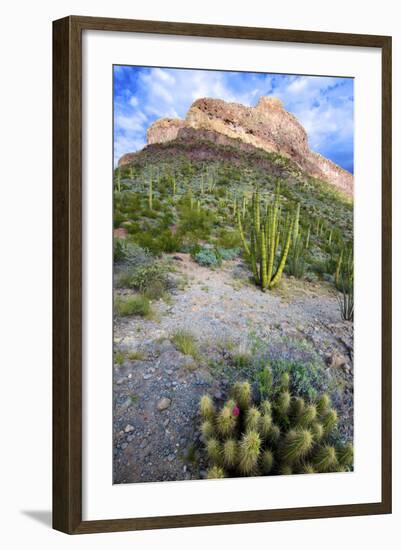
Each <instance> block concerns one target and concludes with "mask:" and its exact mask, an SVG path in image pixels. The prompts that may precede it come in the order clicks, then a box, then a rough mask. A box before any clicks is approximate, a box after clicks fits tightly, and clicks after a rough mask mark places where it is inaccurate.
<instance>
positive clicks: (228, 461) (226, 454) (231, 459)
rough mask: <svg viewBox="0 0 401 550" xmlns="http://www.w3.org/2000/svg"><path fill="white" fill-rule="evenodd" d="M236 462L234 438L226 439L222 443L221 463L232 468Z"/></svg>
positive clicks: (236, 447)
mask: <svg viewBox="0 0 401 550" xmlns="http://www.w3.org/2000/svg"><path fill="white" fill-rule="evenodd" d="M237 462H238V445H237V441H236V440H235V439H227V440H226V441H225V442H224V444H223V463H224V466H226V467H227V468H234V466H236V464H237Z"/></svg>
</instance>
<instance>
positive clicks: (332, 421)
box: [322, 409, 338, 435]
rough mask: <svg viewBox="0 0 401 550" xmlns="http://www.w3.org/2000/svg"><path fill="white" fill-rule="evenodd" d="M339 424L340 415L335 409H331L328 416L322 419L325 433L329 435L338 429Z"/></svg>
mask: <svg viewBox="0 0 401 550" xmlns="http://www.w3.org/2000/svg"><path fill="white" fill-rule="evenodd" d="M337 422H338V415H337V411H336V410H335V409H330V410H329V412H328V413H327V414H325V415H324V416H323V417H322V426H323V430H324V433H325V434H326V435H327V434H328V433H329V432H331V431H332V430H333V428H335V427H336V425H337Z"/></svg>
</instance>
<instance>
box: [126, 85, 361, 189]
mask: <svg viewBox="0 0 401 550" xmlns="http://www.w3.org/2000/svg"><path fill="white" fill-rule="evenodd" d="M189 130H191V134H193V130H198V131H199V135H200V136H205V134H207V139H208V140H212V141H215V142H216V143H219V144H224V139H225V138H226V140H227V144H230V145H232V143H233V140H235V141H234V143H238V146H239V147H240V146H241V144H247V145H251V146H253V147H257V148H259V149H263V150H264V151H267V152H275V153H278V154H280V155H282V156H284V157H287V158H290V159H291V160H292V161H293V162H295V163H296V164H297V165H298V166H299V167H300V168H301V170H303V171H304V172H306V173H307V174H309V175H310V176H313V177H316V178H319V179H322V180H324V181H327V182H328V183H331V184H332V185H334V186H335V187H337V188H338V189H340V190H341V191H343V192H344V193H346V194H347V195H349V196H352V195H353V186H354V183H353V176H352V174H350V173H349V172H347V171H346V170H344V169H343V168H341V167H340V166H337V165H336V164H335V163H334V162H332V161H330V160H328V159H326V158H324V157H323V156H321V155H319V154H318V153H315V152H313V151H311V150H310V149H309V144H308V135H307V133H306V130H305V129H304V127H303V126H302V125H301V123H300V122H299V121H298V119H297V118H296V117H295V116H294V115H293V114H291V113H290V112H288V111H286V109H285V108H284V105H283V103H282V101H281V100H280V99H278V98H276V97H270V96H262V97H260V98H259V100H258V102H257V104H256V106H255V107H248V106H245V105H242V104H240V103H232V102H227V101H224V100H222V99H214V98H207V97H205V98H200V99H197V100H196V101H194V102H193V103H192V105H191V107H190V108H189V110H188V112H187V114H186V116H185V119H177V118H162V119H159V120H157V121H156V122H154V123H153V124H152V125H151V126H150V127H149V128H148V131H147V140H148V144H149V145H150V144H156V143H165V142H168V141H172V140H175V139H177V138H180V137H184V138H185V136H186V135H187V134H188V133H189ZM131 157H132V155H131ZM131 157H130V154H128V155H125V156H124V157H122V158H121V159H120V163H119V164H120V165H121V164H125V163H126V162H129V160H128V159H129V158H131Z"/></svg>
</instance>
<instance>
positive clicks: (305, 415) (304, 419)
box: [298, 405, 317, 428]
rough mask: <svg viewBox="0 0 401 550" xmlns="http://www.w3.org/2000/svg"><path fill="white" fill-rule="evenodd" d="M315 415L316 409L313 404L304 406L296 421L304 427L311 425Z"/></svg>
mask: <svg viewBox="0 0 401 550" xmlns="http://www.w3.org/2000/svg"><path fill="white" fill-rule="evenodd" d="M316 417H317V410H316V406H315V405H308V406H307V407H305V408H304V410H303V412H302V413H301V414H300V415H299V416H298V422H299V424H300V425H301V426H304V427H305V428H307V427H309V426H311V424H312V423H313V422H314V420H315V419H316Z"/></svg>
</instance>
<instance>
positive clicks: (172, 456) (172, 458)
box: [167, 453, 175, 462]
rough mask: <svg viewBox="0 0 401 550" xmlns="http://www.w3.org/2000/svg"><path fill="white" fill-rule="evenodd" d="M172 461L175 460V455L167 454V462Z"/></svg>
mask: <svg viewBox="0 0 401 550" xmlns="http://www.w3.org/2000/svg"><path fill="white" fill-rule="evenodd" d="M174 459H175V454H173V453H171V454H169V455H168V457H167V460H168V461H169V462H172V461H173V460H174Z"/></svg>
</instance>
